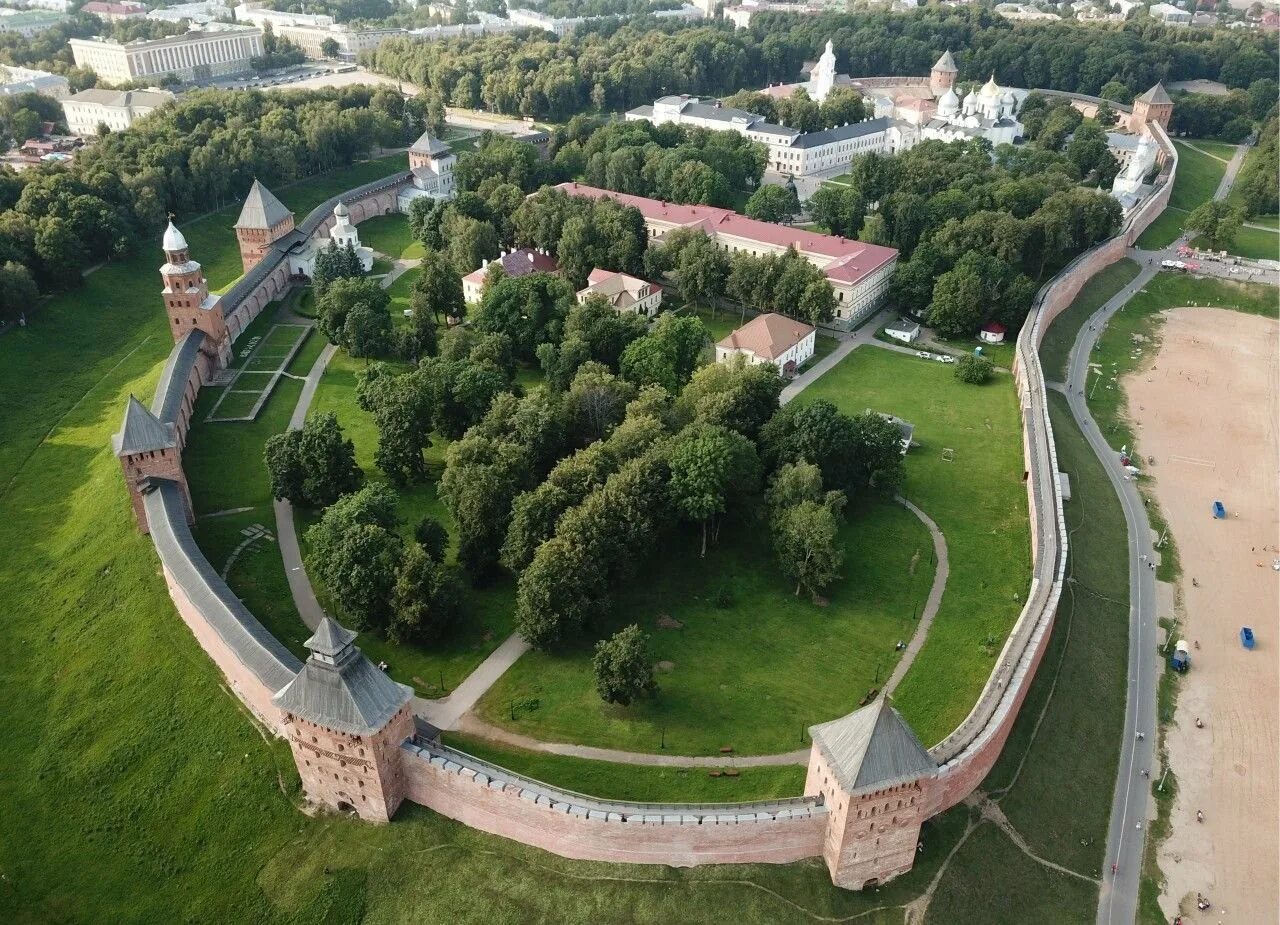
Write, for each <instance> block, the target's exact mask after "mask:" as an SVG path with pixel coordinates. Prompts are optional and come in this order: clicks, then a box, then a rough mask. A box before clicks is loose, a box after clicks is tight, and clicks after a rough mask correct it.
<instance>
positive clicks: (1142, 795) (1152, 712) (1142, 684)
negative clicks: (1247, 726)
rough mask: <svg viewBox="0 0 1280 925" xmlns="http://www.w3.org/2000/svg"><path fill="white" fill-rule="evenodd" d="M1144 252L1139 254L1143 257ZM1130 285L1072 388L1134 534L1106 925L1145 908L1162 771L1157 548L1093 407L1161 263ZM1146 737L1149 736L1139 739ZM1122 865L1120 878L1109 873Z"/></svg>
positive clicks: (1088, 344) (1094, 321) (1075, 412)
mask: <svg viewBox="0 0 1280 925" xmlns="http://www.w3.org/2000/svg"><path fill="white" fill-rule="evenodd" d="M1139 253H1140V252H1139ZM1143 258H1144V259H1142V260H1141V262H1142V263H1143V264H1144V265H1143V268H1142V271H1141V272H1140V273H1139V274H1138V276H1137V277H1135V278H1134V280H1133V282H1131V283H1130V284H1129V285H1128V286H1126V287H1125V288H1124V289H1123V290H1121V291H1120V292H1118V293H1117V294H1116V295H1115V296H1114V297H1113V298H1112V299H1111V300H1110V301H1109V302H1107V303H1106V304H1105V305H1103V306H1102V307H1101V308H1100V309H1098V311H1097V312H1095V313H1094V314H1093V316H1092V317H1091V318H1090V319H1089V321H1088V323H1087V324H1085V325H1084V326H1083V327H1081V329H1080V333H1079V335H1078V336H1077V337H1076V342H1075V345H1074V346H1073V347H1072V349H1071V356H1070V360H1069V363H1068V374H1067V383H1066V393H1067V403H1068V405H1070V407H1071V414H1072V416H1073V417H1074V418H1075V420H1076V423H1077V424H1079V425H1080V429H1081V430H1082V431H1083V432H1084V435H1085V438H1086V439H1087V440H1088V441H1089V445H1090V446H1091V447H1092V448H1093V451H1094V453H1096V454H1097V456H1098V459H1100V460H1101V461H1102V465H1103V467H1104V468H1105V469H1106V470H1107V477H1108V478H1109V479H1110V480H1111V484H1112V486H1113V487H1114V488H1115V490H1116V495H1117V496H1118V497H1119V498H1120V504H1121V507H1123V508H1124V518H1125V523H1126V524H1127V526H1128V530H1129V540H1128V548H1127V550H1126V555H1127V556H1128V558H1129V664H1128V678H1129V681H1128V696H1127V698H1126V706H1125V718H1124V738H1123V740H1122V744H1121V751H1120V767H1119V771H1118V773H1117V776H1116V789H1115V796H1114V800H1113V804H1112V811H1111V825H1110V828H1109V829H1108V832H1107V854H1106V869H1105V871H1104V877H1103V884H1102V891H1101V896H1100V898H1099V903H1098V918H1097V921H1098V923H1099V925H1120V923H1129V922H1133V921H1134V920H1135V918H1136V916H1137V909H1138V883H1139V881H1140V879H1141V876H1142V852H1143V845H1144V843H1145V837H1146V823H1147V814H1148V804H1149V801H1150V795H1151V781H1150V780H1149V779H1148V778H1146V777H1143V775H1142V772H1143V771H1148V772H1150V771H1151V769H1152V768H1154V767H1155V754H1154V753H1155V741H1156V735H1155V732H1156V685H1157V684H1158V682H1159V678H1160V675H1159V669H1160V665H1159V655H1158V653H1157V652H1156V644H1157V631H1158V629H1159V625H1158V623H1157V622H1156V620H1157V616H1158V615H1157V613H1156V593H1155V584H1156V579H1155V572H1154V571H1153V570H1152V569H1151V567H1150V565H1149V563H1150V562H1151V561H1152V556H1153V554H1154V549H1153V548H1152V541H1151V527H1150V524H1149V523H1148V521H1147V512H1146V508H1145V506H1144V505H1143V502H1142V497H1141V495H1140V494H1139V493H1138V488H1137V483H1135V482H1134V481H1133V480H1132V479H1131V478H1129V477H1128V476H1127V473H1126V472H1125V471H1124V469H1123V468H1122V467H1121V465H1120V454H1119V449H1120V448H1119V447H1112V446H1110V444H1108V442H1107V440H1106V439H1105V438H1104V437H1103V436H1102V434H1101V433H1099V431H1098V426H1097V423H1096V422H1095V421H1094V420H1093V415H1091V414H1090V413H1089V406H1088V404H1087V403H1086V400H1085V399H1086V391H1087V390H1088V388H1089V387H1090V386H1091V385H1093V381H1094V380H1095V379H1096V378H1097V377H1096V376H1094V377H1091V376H1090V374H1089V360H1090V358H1091V356H1092V353H1093V348H1094V344H1095V343H1097V340H1098V337H1099V336H1100V335H1101V333H1102V329H1103V328H1104V327H1105V326H1106V323H1107V321H1109V320H1110V318H1111V316H1112V315H1114V314H1115V313H1116V312H1117V311H1118V310H1119V309H1120V308H1121V306H1123V305H1124V304H1125V302H1127V301H1128V300H1129V299H1130V298H1132V296H1133V295H1134V294H1135V293H1136V292H1138V290H1140V289H1142V287H1143V286H1145V285H1146V284H1147V282H1148V281H1149V280H1150V279H1151V278H1152V277H1153V276H1154V275H1155V274H1156V272H1157V271H1158V270H1159V266H1160V261H1159V259H1158V258H1157V259H1156V260H1155V263H1154V265H1153V266H1150V267H1148V266H1146V265H1145V264H1146V259H1145V255H1143ZM1139 734H1141V735H1142V738H1141V739H1140V738H1138V736H1139ZM1112 864H1115V865H1116V873H1115V875H1114V876H1113V875H1112V874H1111V870H1110V867H1111V865H1112Z"/></svg>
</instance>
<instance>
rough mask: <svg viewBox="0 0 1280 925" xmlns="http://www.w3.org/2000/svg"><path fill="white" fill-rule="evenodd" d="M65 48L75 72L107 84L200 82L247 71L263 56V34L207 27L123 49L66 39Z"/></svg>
mask: <svg viewBox="0 0 1280 925" xmlns="http://www.w3.org/2000/svg"><path fill="white" fill-rule="evenodd" d="M68 44H70V46H71V54H72V55H73V57H74V58H75V62H76V65H77V66H78V67H87V68H92V69H93V71H94V73H96V74H97V75H98V76H99V77H101V78H102V79H103V80H106V81H109V82H112V83H119V82H123V81H129V80H136V79H138V78H139V77H156V78H160V77H164V76H166V75H172V76H174V77H176V78H178V79H179V80H183V81H199V80H210V79H212V78H215V77H226V76H230V75H233V74H242V73H244V72H245V71H248V70H249V69H250V67H251V65H250V63H249V62H250V61H251V60H252V59H253V58H258V57H261V56H262V30H261V29H249V28H241V27H235V26H225V27H221V28H216V29H215V28H213V24H210V25H209V26H207V27H206V28H205V29H203V30H196V29H193V30H192V31H190V32H186V33H183V34H182V35H171V36H168V37H167V38H162V39H150V40H145V39H140V40H138V41H134V42H129V43H127V44H121V43H120V42H112V41H108V40H107V39H103V38H91V39H71V40H70V42H69V43H68Z"/></svg>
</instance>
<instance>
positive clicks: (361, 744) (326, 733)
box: [272, 617, 414, 822]
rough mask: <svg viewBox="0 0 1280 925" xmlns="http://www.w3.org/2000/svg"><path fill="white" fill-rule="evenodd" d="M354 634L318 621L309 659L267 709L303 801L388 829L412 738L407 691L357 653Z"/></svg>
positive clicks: (409, 692)
mask: <svg viewBox="0 0 1280 925" xmlns="http://www.w3.org/2000/svg"><path fill="white" fill-rule="evenodd" d="M355 638H356V634H355V633H353V632H351V631H350V630H349V629H346V628H345V627H342V626H339V625H338V624H337V623H335V622H334V621H333V620H331V619H329V618H328V617H325V618H324V619H322V620H321V621H320V625H319V626H317V627H316V631H315V633H314V634H312V636H311V638H310V639H308V640H307V641H306V642H305V643H304V645H306V647H307V648H308V649H309V650H310V652H311V654H310V656H308V658H307V661H306V662H305V663H304V664H303V666H302V670H301V671H299V672H298V674H297V675H296V676H295V677H294V679H293V680H292V681H290V682H289V683H288V684H287V685H285V686H284V688H282V689H281V690H280V692H279V693H277V694H276V695H275V697H274V698H273V699H272V702H273V703H274V704H275V705H276V706H277V707H278V708H279V709H280V711H281V712H282V713H283V714H284V721H285V726H286V728H287V734H288V737H289V745H290V747H291V748H292V749H293V759H294V761H295V762H296V763H297V765H298V773H299V774H300V775H301V776H302V789H303V792H304V793H305V795H306V798H307V800H308V802H310V803H314V804H317V805H320V806H327V807H329V808H330V809H334V810H337V811H340V812H354V813H355V814H356V815H358V816H359V817H360V818H361V819H365V820H368V821H370V822H388V821H390V819H391V817H392V816H394V815H395V812H396V809H397V808H398V807H399V806H400V803H401V802H402V801H403V800H404V795H405V782H404V771H403V768H402V764H401V756H400V746H401V745H402V744H403V743H404V742H405V740H406V739H410V738H412V737H413V734H414V722H413V713H412V710H411V703H412V700H413V691H412V690H411V689H410V688H408V687H406V686H405V685H403V684H398V683H397V682H395V681H393V680H391V679H390V678H389V677H387V675H386V674H385V673H384V672H383V671H382V670H381V669H379V668H378V667H377V666H376V665H374V664H373V663H372V662H371V661H369V659H368V658H367V657H366V656H365V654H364V653H363V652H361V651H360V649H359V647H357V646H356V644H355Z"/></svg>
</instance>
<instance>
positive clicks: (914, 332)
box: [884, 318, 920, 344]
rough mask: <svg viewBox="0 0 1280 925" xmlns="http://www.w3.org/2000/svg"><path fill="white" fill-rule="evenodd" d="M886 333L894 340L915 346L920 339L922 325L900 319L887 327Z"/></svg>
mask: <svg viewBox="0 0 1280 925" xmlns="http://www.w3.org/2000/svg"><path fill="white" fill-rule="evenodd" d="M884 333H886V334H888V335H889V336H890V337H892V338H893V339H894V340H900V341H902V342H903V343H904V344H914V343H915V342H916V341H917V340H919V339H920V325H918V324H916V323H915V322H914V321H907V320H906V319H905V318H900V319H898V320H897V321H895V322H893V323H892V324H889V325H886V326H885V329H884Z"/></svg>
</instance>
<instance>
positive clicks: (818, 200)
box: [761, 183, 867, 238]
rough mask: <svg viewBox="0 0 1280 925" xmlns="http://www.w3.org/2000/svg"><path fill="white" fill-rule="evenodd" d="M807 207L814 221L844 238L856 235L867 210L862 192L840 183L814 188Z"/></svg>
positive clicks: (825, 184) (860, 228)
mask: <svg viewBox="0 0 1280 925" xmlns="http://www.w3.org/2000/svg"><path fill="white" fill-rule="evenodd" d="M761 189H768V187H761ZM808 209H809V214H810V215H811V216H812V217H813V220H814V221H815V222H817V223H818V224H819V225H824V226H826V228H827V230H829V231H830V232H831V233H832V234H838V235H843V236H844V237H846V238H854V237H857V236H858V232H859V231H861V230H862V222H863V220H864V219H865V217H866V212H867V206H866V203H865V202H863V200H862V193H861V192H860V191H859V190H857V189H855V188H853V187H851V186H846V185H844V184H840V183H824V184H823V185H822V186H819V187H818V188H817V189H816V190H814V193H813V195H812V196H810V197H809V202H808Z"/></svg>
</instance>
